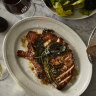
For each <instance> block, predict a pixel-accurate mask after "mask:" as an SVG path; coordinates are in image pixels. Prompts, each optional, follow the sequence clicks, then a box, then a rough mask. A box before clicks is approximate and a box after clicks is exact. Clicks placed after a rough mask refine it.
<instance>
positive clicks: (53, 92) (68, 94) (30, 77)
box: [3, 17, 92, 96]
mask: <svg viewBox="0 0 96 96" xmlns="http://www.w3.org/2000/svg"><path fill="white" fill-rule="evenodd" d="M37 28H48V29H53V30H55V31H56V33H57V34H59V35H60V36H61V37H62V38H64V40H65V41H66V42H68V43H69V45H70V46H71V48H72V50H73V54H74V58H75V62H76V67H77V69H78V70H79V74H78V77H77V79H76V80H75V82H74V83H73V84H70V83H69V84H68V85H67V86H66V87H65V88H64V89H63V90H62V91H59V90H57V89H55V88H54V87H53V86H51V85H43V84H41V83H40V80H39V79H37V77H35V76H34V74H33V72H32V71H31V70H30V68H29V65H28V60H25V59H23V58H18V57H17V56H16V52H17V50H18V49H24V48H23V47H22V44H21V38H22V37H23V36H24V35H25V34H27V32H28V31H29V30H32V29H37ZM3 56H4V62H5V63H6V65H7V68H8V70H9V72H10V74H11V75H12V77H13V78H14V79H15V80H16V81H17V83H18V84H19V85H20V86H22V87H23V88H24V89H25V91H27V92H29V93H30V94H31V95H32V96H79V95H80V94H81V93H83V92H84V91H85V89H86V88H87V86H88V84H89V82H90V80H91V75H92V65H91V64H90V62H89V60H88V58H87V54H86V46H85V44H84V43H83V41H82V40H81V39H80V37H79V36H78V35H77V34H76V33H75V32H74V31H73V30H72V29H70V28H69V27H68V26H66V25H65V24H63V23H61V22H59V21H57V20H54V19H51V18H47V17H32V18H27V19H24V20H22V21H20V22H18V23H17V24H15V25H14V26H13V27H12V28H11V29H10V30H9V32H8V33H7V34H6V37H5V40H4V50H3Z"/></svg>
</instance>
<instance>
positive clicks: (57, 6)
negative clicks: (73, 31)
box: [53, 2, 73, 16]
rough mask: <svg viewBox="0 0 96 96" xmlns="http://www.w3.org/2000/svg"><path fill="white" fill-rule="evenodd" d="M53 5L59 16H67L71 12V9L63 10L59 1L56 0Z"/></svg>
mask: <svg viewBox="0 0 96 96" xmlns="http://www.w3.org/2000/svg"><path fill="white" fill-rule="evenodd" d="M53 7H54V8H55V9H56V12H57V14H58V15H59V16H69V15H72V13H73V12H72V10H71V9H68V10H64V9H63V6H62V5H61V4H60V3H59V2H56V3H55V5H54V6H53Z"/></svg>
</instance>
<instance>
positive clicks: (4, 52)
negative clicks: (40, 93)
mask: <svg viewBox="0 0 96 96" xmlns="http://www.w3.org/2000/svg"><path fill="white" fill-rule="evenodd" d="M40 18H42V19H45V20H46V19H47V20H52V21H54V22H56V23H59V24H61V25H65V26H66V27H67V28H68V29H70V30H71V31H72V34H74V35H75V36H77V37H78V38H79V39H80V40H81V41H82V43H83V44H84V46H85V48H86V45H85V43H84V42H83V40H82V39H81V37H80V36H79V35H78V34H77V33H76V32H75V31H74V30H73V29H71V28H70V27H69V26H67V25H66V24H64V23H62V22H60V21H58V20H55V19H53V18H49V17H44V16H33V17H28V18H25V19H23V20H20V21H18V22H17V23H15V24H14V25H13V26H12V27H11V28H10V30H9V31H8V32H7V34H6V36H5V38H4V41H3V59H4V63H5V64H6V66H7V70H8V72H9V73H10V75H11V76H12V78H13V79H14V80H15V81H16V82H17V84H19V85H20V86H21V87H22V88H23V89H24V90H25V91H26V92H29V90H28V89H27V88H26V86H24V85H23V84H22V83H21V82H20V81H19V80H18V79H17V78H16V76H15V75H14V73H12V70H11V68H10V66H9V64H8V61H7V57H6V51H5V50H6V42H7V39H8V36H9V34H10V33H11V31H12V30H13V29H14V27H15V26H16V25H18V24H19V23H21V22H23V21H27V20H30V19H31V20H32V19H40ZM91 78H92V64H91V63H90V76H89V78H88V80H87V83H86V85H85V86H84V88H82V90H81V91H80V92H79V93H78V96H79V95H81V94H82V93H83V92H84V91H85V90H86V89H87V87H88V86H89V84H90V81H91ZM31 91H32V90H31ZM32 92H33V91H32ZM29 93H30V92H29Z"/></svg>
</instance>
